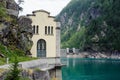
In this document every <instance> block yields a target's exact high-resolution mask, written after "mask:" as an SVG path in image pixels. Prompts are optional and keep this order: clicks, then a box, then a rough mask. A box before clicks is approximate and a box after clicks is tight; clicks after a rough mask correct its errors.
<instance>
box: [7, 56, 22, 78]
mask: <svg viewBox="0 0 120 80" xmlns="http://www.w3.org/2000/svg"><path fill="white" fill-rule="evenodd" d="M18 67H19V64H18V60H17V57H15V60H14V63H13V64H12V66H11V67H10V70H9V72H8V74H7V76H6V78H5V80H20V72H21V70H20V69H19V68H18Z"/></svg>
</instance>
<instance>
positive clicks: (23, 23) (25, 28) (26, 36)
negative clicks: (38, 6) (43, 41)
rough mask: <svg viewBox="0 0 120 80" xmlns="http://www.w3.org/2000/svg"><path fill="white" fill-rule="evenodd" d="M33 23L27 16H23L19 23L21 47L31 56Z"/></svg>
mask: <svg viewBox="0 0 120 80" xmlns="http://www.w3.org/2000/svg"><path fill="white" fill-rule="evenodd" d="M31 23H32V21H31V20H30V19H29V18H28V17H25V16H21V17H20V18H19V21H18V25H19V29H18V31H19V33H20V35H19V45H18V46H20V48H21V49H23V50H24V51H25V52H26V53H28V54H29V52H30V51H29V50H30V49H31V47H32V45H33V42H32V40H31V38H32V36H33V32H32V26H31Z"/></svg>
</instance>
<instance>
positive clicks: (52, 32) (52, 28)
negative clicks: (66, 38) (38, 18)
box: [51, 26, 53, 35]
mask: <svg viewBox="0 0 120 80" xmlns="http://www.w3.org/2000/svg"><path fill="white" fill-rule="evenodd" d="M51 34H52V35H53V26H52V27H51Z"/></svg>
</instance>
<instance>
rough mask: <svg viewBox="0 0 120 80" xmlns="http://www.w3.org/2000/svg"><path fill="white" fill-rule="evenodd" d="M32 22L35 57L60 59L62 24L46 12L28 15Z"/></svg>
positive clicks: (33, 53)
mask: <svg viewBox="0 0 120 80" xmlns="http://www.w3.org/2000/svg"><path fill="white" fill-rule="evenodd" d="M27 16H28V17H29V18H30V19H31V20H32V29H33V33H34V35H33V37H32V41H33V46H32V48H31V53H32V56H33V57H60V23H59V22H57V21H55V17H53V16H50V13H49V12H47V11H44V10H37V11H33V14H28V15H27Z"/></svg>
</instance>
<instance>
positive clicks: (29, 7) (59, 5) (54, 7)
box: [15, 0, 70, 16]
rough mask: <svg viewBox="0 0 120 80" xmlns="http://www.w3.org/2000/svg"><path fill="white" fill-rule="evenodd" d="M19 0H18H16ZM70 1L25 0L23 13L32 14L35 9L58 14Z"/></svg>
mask: <svg viewBox="0 0 120 80" xmlns="http://www.w3.org/2000/svg"><path fill="white" fill-rule="evenodd" d="M15 1H17V0H15ZM69 2H70V0H24V3H23V4H22V5H21V7H23V12H21V13H20V14H21V15H26V14H31V13H32V11H34V10H40V9H43V10H46V11H48V12H50V13H51V14H50V15H51V16H56V15H57V14H59V13H60V11H61V10H62V9H63V8H64V7H65V6H66V5H67V4H68V3H69Z"/></svg>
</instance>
